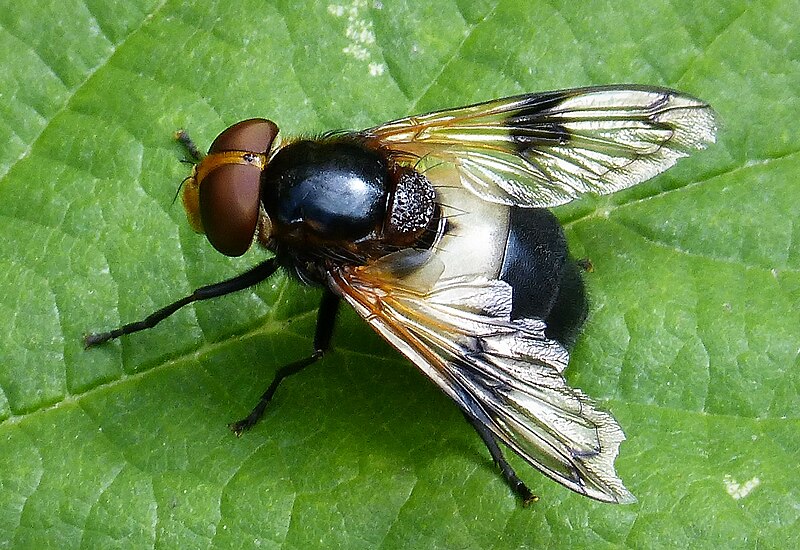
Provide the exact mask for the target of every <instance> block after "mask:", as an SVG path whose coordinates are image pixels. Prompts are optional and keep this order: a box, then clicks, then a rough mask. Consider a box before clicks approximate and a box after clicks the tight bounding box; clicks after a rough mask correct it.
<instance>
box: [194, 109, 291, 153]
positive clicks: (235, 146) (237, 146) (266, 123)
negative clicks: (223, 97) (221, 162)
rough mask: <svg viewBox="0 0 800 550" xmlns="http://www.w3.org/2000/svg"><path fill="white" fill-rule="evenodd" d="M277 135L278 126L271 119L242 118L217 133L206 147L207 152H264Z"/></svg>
mask: <svg viewBox="0 0 800 550" xmlns="http://www.w3.org/2000/svg"><path fill="white" fill-rule="evenodd" d="M277 135H278V126H277V125H276V124H275V123H274V122H272V121H271V120H266V119H264V118H251V119H248V120H243V121H241V122H237V123H236V124H234V125H233V126H231V127H230V128H228V129H227V130H225V131H223V132H222V133H221V134H220V135H218V136H217V139H215V140H214V143H212V144H211V147H210V148H209V149H208V153H209V154H212V153H219V152H222V151H249V152H251V153H266V152H267V151H269V149H270V147H271V146H272V142H273V141H274V140H275V136H277Z"/></svg>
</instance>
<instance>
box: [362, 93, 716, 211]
mask: <svg viewBox="0 0 800 550" xmlns="http://www.w3.org/2000/svg"><path fill="white" fill-rule="evenodd" d="M715 133H716V122H715V115H714V111H713V110H712V109H711V107H710V106H709V105H708V104H707V103H705V102H703V101H701V100H699V99H696V98H694V97H691V96H688V95H686V94H682V93H680V92H677V91H675V90H670V89H668V88H658V87H646V86H598V87H590V88H576V89H572V90H561V91H555V92H545V93H538V94H527V95H520V96H515V97H510V98H506V99H499V100H495V101H489V102H486V103H479V104H476V105H471V106H468V107H461V108H458V109H453V110H448V111H439V112H434V113H429V114H425V115H418V116H413V117H408V118H404V119H400V120H396V121H394V122H389V123H387V124H384V125H381V126H377V127H375V128H371V129H369V130H365V131H364V135H365V136H366V138H367V139H368V140H372V141H373V142H375V143H376V144H377V145H379V146H382V147H385V148H388V149H390V150H392V151H394V152H396V153H397V154H398V155H400V156H401V157H402V156H407V157H408V158H409V159H415V160H414V162H419V163H421V165H422V168H424V167H425V166H434V165H436V164H440V163H443V162H444V163H450V164H452V165H454V166H455V167H456V168H457V170H458V172H459V174H460V177H461V184H462V185H463V186H465V187H466V188H468V189H470V190H471V191H472V192H474V193H475V194H477V195H478V196H479V197H481V198H483V199H484V200H488V201H492V202H499V203H503V204H509V205H518V206H532V207H549V206H556V205H559V204H563V203H566V202H569V201H571V200H573V199H574V198H576V197H577V196H579V195H581V194H583V193H588V192H591V193H598V194H601V195H602V194H607V193H612V192H614V191H618V190H620V189H624V188H627V187H630V186H632V185H635V184H637V183H640V182H643V181H645V180H647V179H649V178H652V177H653V176H655V175H656V174H659V173H661V172H663V171H664V170H666V169H667V168H669V167H670V166H672V165H673V164H675V162H676V161H677V160H678V159H679V158H681V157H685V156H687V155H688V154H689V152H690V151H691V150H692V149H702V148H704V147H705V146H706V144H708V143H711V142H713V141H714V139H715Z"/></svg>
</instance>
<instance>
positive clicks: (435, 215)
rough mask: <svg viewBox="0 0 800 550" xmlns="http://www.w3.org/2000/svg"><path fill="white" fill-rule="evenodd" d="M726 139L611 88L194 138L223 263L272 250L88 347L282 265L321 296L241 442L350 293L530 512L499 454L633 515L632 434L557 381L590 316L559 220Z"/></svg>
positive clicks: (194, 194) (679, 113)
mask: <svg viewBox="0 0 800 550" xmlns="http://www.w3.org/2000/svg"><path fill="white" fill-rule="evenodd" d="M715 132H716V124H715V115H714V112H713V111H712V109H711V107H710V106H709V105H708V104H707V103H705V102H703V101H701V100H698V99H695V98H693V97H690V96H688V95H685V94H683V93H680V92H677V91H674V90H670V89H666V88H658V87H647V86H598V87H589V88H577V89H570V90H561V91H554V92H545V93H534V94H526V95H519V96H515V97H509V98H506V99H499V100H495V101H489V102H486V103H478V104H475V105H470V106H467V107H461V108H457V109H452V110H446V111H439V112H433V113H428V114H424V115H418V116H412V117H408V118H403V119H400V120H396V121H393V122H389V123H386V124H383V125H380V126H376V127H374V128H370V129H367V130H363V131H360V132H331V133H328V134H324V135H322V136H320V137H319V138H317V139H289V140H285V141H284V142H283V143H279V141H280V140H279V139H278V127H277V126H276V124H275V123H273V122H271V121H269V120H265V119H250V120H245V121H242V122H239V123H237V124H234V125H233V126H231V127H230V128H228V129H226V130H225V131H223V132H222V133H221V134H220V135H219V136H218V137H217V138H216V139H215V140H214V142H213V143H212V145H211V147H210V149H209V151H208V154H207V155H202V154H201V153H200V152H199V151H198V150H197V148H196V147H195V146H194V145H193V144H192V143H191V141H190V140H189V139H188V137H187V136H186V134H185V133H180V134H179V136H178V139H179V140H181V141H183V142H184V144H185V145H186V146H187V149H188V150H189V151H190V155H191V156H192V157H193V162H194V168H193V170H192V173H191V175H190V176H189V177H188V178H187V179H186V180H185V181H184V185H183V190H182V194H183V195H182V198H183V204H184V207H185V209H186V213H187V216H188V219H189V222H190V224H191V226H192V227H193V228H194V229H195V230H196V231H198V232H200V233H205V235H206V236H207V238H208V240H209V241H210V242H211V244H212V245H213V246H214V248H216V249H217V250H218V251H219V252H221V253H222V254H225V255H228V256H239V255H242V254H244V253H245V251H247V250H248V249H249V248H250V246H251V245H252V243H253V242H257V243H258V244H260V245H261V246H263V247H265V248H266V249H268V250H270V251H271V252H272V253H273V256H272V257H271V258H269V259H267V260H265V261H263V262H261V263H260V264H258V265H256V266H255V267H253V268H252V269H250V270H249V271H246V272H245V273H242V274H241V275H238V276H236V277H233V278H231V279H228V280H226V281H223V282H220V283H217V284H212V285H209V286H205V287H202V288H199V289H197V290H195V291H194V292H193V293H192V294H191V295H189V296H187V297H184V298H183V299H181V300H178V301H177V302H174V303H173V304H170V305H168V306H166V307H164V308H163V309H160V310H158V311H156V312H155V313H153V314H151V315H150V316H149V317H147V318H145V319H144V320H142V321H139V322H137V323H131V324H128V325H124V326H122V327H120V328H117V329H115V330H112V331H110V332H102V333H94V334H90V335H88V336H87V337H86V340H85V343H86V346H87V347H89V346H94V345H97V344H100V343H102V342H105V341H108V340H111V339H113V338H117V337H119V336H122V335H125V334H131V333H134V332H137V331H140V330H144V329H148V328H151V327H153V326H154V325H156V324H157V323H158V322H160V321H161V320H163V319H164V318H166V317H168V316H170V315H171V314H172V313H174V312H175V311H176V310H178V309H179V308H181V307H183V306H185V305H187V304H189V303H191V302H194V301H198V300H206V299H209V298H213V297H217V296H222V295H225V294H229V293H232V292H235V291H237V290H242V289H245V288H248V287H251V286H253V285H256V284H257V283H259V282H261V281H263V280H264V279H267V278H268V277H270V276H271V275H273V274H274V273H275V272H276V271H277V270H278V269H279V268H284V269H285V270H286V271H288V272H289V273H290V274H292V275H294V276H295V277H296V278H297V279H299V280H300V281H301V282H303V283H307V284H315V285H319V286H321V287H322V288H323V296H322V300H321V303H320V306H319V312H318V316H317V325H316V332H315V335H314V349H313V351H312V353H311V354H310V355H309V356H308V357H306V358H304V359H301V360H299V361H297V362H294V363H291V364H289V365H286V366H284V367H283V368H281V369H279V370H278V371H277V372H276V374H275V377H274V379H273V381H272V383H271V384H270V385H269V387H268V388H267V390H266V391H265V392H264V394H263V396H262V397H261V400H260V401H259V403H258V404H257V405H256V407H255V408H254V409H253V411H252V412H251V413H250V415H249V416H248V417H246V418H245V419H243V420H241V421H239V422H236V423H234V424H232V425H231V428H232V429H233V430H234V431H235V432H236V433H237V434H240V433H241V432H242V431H244V430H246V429H248V428H250V427H251V426H253V425H254V424H255V423H256V422H257V420H258V419H259V417H260V416H261V415H262V414H263V412H264V410H265V408H266V406H267V404H268V403H269V401H270V400H271V399H272V396H273V394H274V393H275V391H276V389H277V388H278V386H279V385H280V383H281V382H282V381H283V380H284V379H285V378H286V377H287V376H290V375H292V374H294V373H296V372H298V371H300V370H301V369H302V368H304V367H306V366H308V365H310V364H311V363H313V362H315V361H317V360H318V359H320V358H321V357H322V356H323V354H325V352H326V351H328V350H329V348H330V343H331V336H332V333H333V328H334V322H335V317H336V311H337V308H338V306H339V304H340V302H341V301H342V300H344V301H345V302H347V303H348V304H350V305H351V306H352V307H353V308H355V310H356V311H357V312H358V314H359V315H360V316H361V317H363V318H364V319H365V320H366V321H367V322H368V323H369V324H370V325H371V326H372V328H373V329H375V331H377V332H378V333H379V334H380V335H381V336H382V337H384V338H385V339H386V340H387V341H388V342H389V343H390V344H392V345H393V346H394V347H395V348H397V350H399V351H400V352H401V353H402V354H403V355H405V356H406V357H407V358H408V359H410V360H411V362H413V363H414V365H416V366H417V368H419V369H420V370H421V371H422V372H423V373H425V374H426V375H427V376H428V377H429V378H430V379H431V380H432V381H433V382H434V383H435V384H436V385H437V386H439V388H441V389H442V390H443V391H444V392H445V393H446V394H447V395H448V396H449V397H450V398H451V399H452V400H453V401H454V402H455V403H456V405H458V407H459V408H460V409H461V411H462V412H463V413H464V416H465V417H466V418H467V420H468V421H469V423H470V424H471V425H472V426H473V427H474V428H475V429H476V431H477V432H478V434H479V435H480V437H481V438H482V440H483V442H484V443H485V444H486V446H487V448H488V450H489V452H490V454H491V456H492V458H493V460H494V462H495V463H496V464H497V466H498V467H499V469H500V471H501V472H502V475H503V477H504V478H505V480H506V482H507V483H508V484H509V486H510V487H511V488H512V489H513V490H514V491H515V492H516V493H517V495H519V497H520V498H521V499H522V500H523V502H524V503H525V504H527V503H529V502H531V501H533V500H536V497H535V496H534V495H533V493H532V492H531V491H530V489H528V487H527V486H526V485H525V483H523V482H522V480H521V479H520V478H519V477H518V476H517V474H516V472H515V471H514V469H513V468H512V467H511V465H510V464H509V463H508V462H507V461H506V459H505V457H504V455H503V451H502V450H501V447H500V443H503V444H504V445H505V446H507V447H509V448H510V449H512V450H513V451H514V452H516V453H517V454H518V455H520V456H521V457H522V458H523V459H525V460H526V461H527V462H528V463H530V464H531V465H532V466H534V467H535V468H537V469H538V470H540V471H541V472H542V473H544V474H545V475H547V476H549V477H550V478H552V479H554V480H555V481H558V482H559V483H561V484H563V485H565V486H566V487H568V488H570V489H572V490H573V491H576V492H578V493H580V494H583V495H586V496H589V497H591V498H594V499H597V500H600V501H606V502H618V503H629V502H633V501H635V498H634V497H633V495H632V494H631V493H630V492H629V491H628V490H627V489H626V488H625V486H624V485H623V483H622V481H621V480H620V478H619V477H618V476H617V473H616V471H615V469H614V460H615V458H616V456H617V454H618V450H619V445H620V443H621V442H622V441H623V440H624V439H625V436H624V434H623V432H622V429H621V428H620V426H619V425H618V424H617V422H616V421H615V420H614V418H613V417H612V416H611V415H610V414H608V413H607V412H604V411H602V410H599V409H598V408H597V407H596V406H595V404H594V403H593V401H592V400H591V399H590V398H589V397H587V396H586V395H585V394H583V393H582V392H581V391H580V390H578V389H575V388H571V387H570V386H568V385H567V383H566V381H565V379H564V377H563V375H562V373H563V371H564V369H565V368H566V367H567V363H568V361H569V353H568V348H569V347H570V346H571V344H572V343H573V342H574V340H575V338H576V336H577V334H578V331H579V330H580V328H581V325H582V323H583V321H584V318H585V316H586V311H587V305H586V298H585V296H584V288H583V282H582V278H581V273H580V269H579V267H578V265H577V263H576V262H575V261H574V260H573V259H572V258H571V257H570V255H569V252H568V248H567V244H566V241H565V237H564V233H563V231H562V228H561V226H560V225H559V223H558V222H557V221H556V218H555V217H554V216H553V214H552V213H550V211H549V210H546V209H545V208H546V207H552V206H557V205H560V204H564V203H567V202H569V201H572V200H573V199H575V198H577V197H579V196H580V195H582V194H584V193H597V194H601V195H602V194H607V193H612V192H614V191H618V190H620V189H624V188H627V187H630V186H632V185H635V184H637V183H640V182H642V181H645V180H647V179H649V178H651V177H653V176H655V175H656V174H658V173H660V172H662V171H663V170H666V169H667V168H669V167H670V166H672V165H673V164H675V162H676V161H677V160H678V159H679V158H680V157H684V156H686V155H688V153H689V152H690V151H691V150H692V149H702V148H704V147H705V146H706V144H708V143H711V142H713V141H714V139H715Z"/></svg>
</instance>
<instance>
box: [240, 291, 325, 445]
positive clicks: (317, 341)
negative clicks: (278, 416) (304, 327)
mask: <svg viewBox="0 0 800 550" xmlns="http://www.w3.org/2000/svg"><path fill="white" fill-rule="evenodd" d="M339 300H340V298H339V297H338V296H337V295H336V294H334V293H333V292H331V291H330V290H327V289H326V290H325V292H324V294H323V295H322V300H321V301H320V304H319V311H318V312H317V329H316V331H315V333H314V352H313V353H312V354H311V355H309V356H308V357H306V358H305V359H300V360H299V361H295V362H294V363H289V364H288V365H285V366H283V367H281V368H280V369H278V372H276V373H275V378H273V379H272V383H271V384H270V385H269V387H268V388H267V391H265V392H264V393H263V394H262V395H261V399H259V401H258V404H257V405H256V406H255V407H253V410H252V411H250V414H248V415H247V416H246V417H245V418H243V419H241V420H239V421H238V422H233V423H232V424H230V425H229V426H228V427H229V428H230V429H231V430H232V431H233V433H235V434H236V435H237V436H239V435H242V432H244V431H246V430H249V429H250V428H252V427H253V426H254V425H255V424H256V422H258V421H259V419H260V418H261V417H262V416H263V415H264V411H265V410H266V408H267V405H269V402H270V401H271V400H272V396H273V395H275V391H276V390H277V389H278V386H280V385H281V382H283V380H284V379H285V378H288V377H289V376H291V375H293V374H296V373H298V372H300V371H301V370H303V369H304V368H306V367H307V366H309V365H310V364H312V363H314V362H316V361H317V360H318V359H319V358H320V357H322V356H323V355H324V354H325V352H326V351H328V349H330V346H331V337H332V336H333V327H334V324H335V322H336V312H337V311H338V309H339Z"/></svg>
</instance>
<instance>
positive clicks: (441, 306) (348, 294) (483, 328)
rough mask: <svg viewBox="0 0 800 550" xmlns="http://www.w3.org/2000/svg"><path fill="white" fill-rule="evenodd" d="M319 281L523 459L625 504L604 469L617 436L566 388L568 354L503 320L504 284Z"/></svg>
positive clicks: (342, 275)
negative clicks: (415, 286) (413, 286)
mask: <svg viewBox="0 0 800 550" xmlns="http://www.w3.org/2000/svg"><path fill="white" fill-rule="evenodd" d="M329 277H330V279H329V284H330V285H331V287H332V288H335V289H338V290H339V292H341V294H342V296H343V297H344V298H345V300H347V301H348V302H349V303H350V304H351V305H352V306H353V307H354V308H355V309H356V311H357V312H358V313H359V314H360V315H361V316H362V317H364V319H366V320H367V321H368V322H369V323H370V324H371V325H372V327H373V328H374V329H375V330H376V331H377V332H378V333H379V334H381V335H382V336H383V337H384V338H386V340H388V341H389V342H390V343H391V344H392V345H393V346H394V347H396V348H397V349H398V350H399V351H400V352H402V353H403V354H404V355H405V356H406V357H408V358H409V359H411V361H413V362H414V364H415V365H416V366H417V367H418V368H419V369H420V370H422V372H424V373H425V374H426V375H427V376H428V377H430V378H431V380H433V381H434V382H435V383H436V384H437V385H438V386H439V387H440V388H441V389H442V390H444V392H445V393H446V394H447V395H449V396H450V397H451V398H452V399H453V400H454V401H456V402H457V403H458V404H459V405H460V406H461V407H462V409H464V410H466V411H469V412H470V414H472V415H473V416H475V417H476V418H477V419H478V420H479V421H480V422H482V423H484V424H485V425H486V426H487V427H488V428H489V429H490V430H491V431H492V433H494V434H495V436H496V437H497V438H498V439H500V440H501V441H503V442H504V443H505V444H506V445H508V446H509V447H511V448H512V449H513V450H514V451H515V452H516V453H518V454H519V455H520V456H522V457H523V458H524V459H525V460H526V461H527V462H529V463H530V464H532V465H533V466H535V467H536V468H538V469H539V470H540V471H542V472H543V473H544V474H546V475H547V476H549V477H551V478H552V479H554V480H556V481H558V482H560V483H562V484H563V485H565V486H567V487H569V488H570V489H572V490H573V491H576V492H578V493H581V494H584V495H587V496H590V497H592V498H595V499H598V500H602V501H607V502H620V503H623V502H633V501H635V498H634V497H633V495H632V494H631V493H630V492H629V491H628V490H627V489H626V488H625V487H624V485H623V484H622V481H621V480H620V479H619V477H617V474H616V472H615V470H614V459H615V458H616V456H617V452H618V449H619V445H620V443H621V442H622V441H623V440H624V439H625V436H624V434H623V433H622V430H621V429H620V427H619V425H618V424H617V423H616V421H615V420H614V419H613V418H612V417H611V415H609V414H608V413H606V412H603V411H601V410H599V409H597V408H596V407H595V405H594V403H593V402H592V401H591V400H590V399H589V398H588V397H587V396H586V395H584V394H583V393H582V392H581V391H580V390H577V389H575V388H571V387H570V386H568V385H567V383H566V381H565V380H564V377H563V376H562V371H563V370H564V369H565V368H566V366H567V362H568V360H569V356H568V353H567V351H566V350H565V349H564V348H563V347H562V346H561V345H560V344H558V343H557V342H555V341H554V340H550V339H548V338H546V337H545V334H544V328H545V325H544V323H543V322H542V321H539V320H535V319H521V320H511V318H510V312H511V287H509V286H508V285H507V284H506V283H505V282H503V281H499V280H490V279H486V278H483V277H478V278H463V277H459V278H452V279H444V280H439V281H438V282H436V283H435V286H434V287H433V288H431V289H430V290H427V291H424V292H420V291H419V289H417V290H414V289H411V288H407V287H403V286H402V281H399V280H392V279H391V277H388V276H386V274H383V273H381V272H380V270H379V269H371V268H369V267H367V268H358V267H356V268H342V269H338V270H335V271H332V272H330V274H329ZM434 279H435V277H434ZM431 281H433V279H431Z"/></svg>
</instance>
